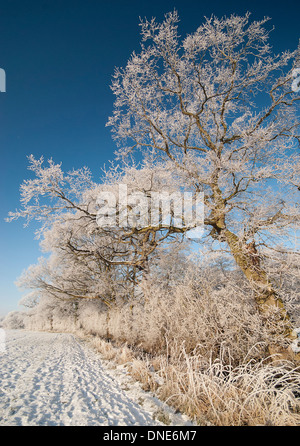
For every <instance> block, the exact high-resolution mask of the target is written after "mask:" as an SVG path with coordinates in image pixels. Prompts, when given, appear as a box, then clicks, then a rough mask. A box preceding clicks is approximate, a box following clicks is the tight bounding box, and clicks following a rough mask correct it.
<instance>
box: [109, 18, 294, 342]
mask: <svg viewBox="0 0 300 446" xmlns="http://www.w3.org/2000/svg"><path fill="white" fill-rule="evenodd" d="M178 22H179V19H178V15H177V13H176V12H173V13H169V14H167V15H166V16H165V20H164V21H163V22H162V23H157V22H156V20H155V19H152V20H151V21H148V20H145V21H141V24H140V26H141V36H142V42H141V51H140V52H139V53H136V52H135V53H133V54H132V56H131V57H130V59H129V60H128V63H127V65H126V66H125V67H124V68H119V69H116V72H115V75H114V78H113V82H112V90H113V93H114V95H115V97H116V99H115V103H114V112H113V115H112V116H111V117H110V119H109V121H108V125H109V126H111V127H112V132H113V136H114V139H115V140H116V142H117V143H118V145H119V146H120V150H119V156H126V155H127V154H128V153H132V152H133V151H134V150H138V149H140V150H141V152H142V153H144V154H146V155H147V154H149V153H150V154H151V156H152V157H154V156H158V157H160V158H161V159H164V160H165V162H166V163H171V164H172V165H173V169H174V170H176V171H177V173H178V175H179V176H180V177H181V178H182V184H183V185H184V186H185V187H186V188H187V189H188V188H192V189H193V190H194V191H203V192H204V200H205V227H206V230H207V235H208V236H209V237H210V238H212V239H214V240H216V241H217V242H218V243H220V244H221V246H224V247H227V248H228V250H229V252H230V253H231V255H232V257H233V258H234V260H235V262H236V264H237V265H238V266H239V267H240V269H241V270H242V272H243V273H244V275H245V276H246V278H247V279H248V280H249V282H250V283H251V284H252V286H253V288H254V290H255V300H256V304H257V306H258V308H259V310H260V312H261V313H262V314H263V316H266V314H268V313H269V311H270V310H272V311H273V310H274V309H276V311H277V313H278V317H279V320H280V323H281V322H282V321H284V324H283V325H284V327H285V328H284V330H286V333H287V335H288V336H290V337H294V336H295V334H294V333H293V332H292V327H291V323H290V320H289V315H288V313H287V311H286V309H285V307H284V304H283V302H282V300H281V298H280V297H279V295H278V294H277V293H276V287H275V285H274V283H272V281H271V279H270V276H269V274H268V272H267V269H266V266H265V264H266V259H268V258H273V257H274V255H276V256H277V255H278V256H279V257H280V255H281V253H283V252H284V251H286V250H287V249H291V251H296V248H295V246H294V244H293V238H292V237H291V235H292V234H295V232H296V231H297V230H298V229H299V198H300V197H299V192H298V190H297V188H298V187H299V167H296V166H299V159H300V155H299V115H298V117H297V111H298V110H297V104H299V102H298V101H299V99H300V97H299V92H295V91H294V90H293V89H292V82H293V69H294V68H295V64H296V60H297V50H295V51H292V52H290V51H285V52H283V53H282V54H279V55H276V54H273V51H272V48H271V46H270V44H269V31H268V29H267V22H268V19H267V18H265V19H263V20H261V21H252V22H251V21H250V14H249V13H247V14H246V15H245V16H243V17H239V16H237V15H232V16H230V17H225V18H222V19H218V18H216V17H211V18H208V19H206V20H205V21H204V23H203V24H202V25H201V26H199V28H198V29H197V30H196V31H195V32H194V33H191V34H189V35H187V36H186V37H185V38H183V39H181V38H180V36H179V34H178Z"/></svg>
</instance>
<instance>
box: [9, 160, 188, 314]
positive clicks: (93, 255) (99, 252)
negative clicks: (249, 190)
mask: <svg viewBox="0 0 300 446" xmlns="http://www.w3.org/2000/svg"><path fill="white" fill-rule="evenodd" d="M29 169H30V170H31V171H33V172H34V175H35V177H34V178H33V179H30V180H26V181H24V183H23V184H22V185H21V203H22V208H21V209H20V210H16V211H15V212H10V215H9V218H8V220H9V221H11V220H13V219H18V218H25V219H26V224H29V222H30V221H31V220H33V219H35V220H37V221H38V222H40V224H41V226H40V228H39V230H38V234H37V235H38V236H39V237H40V238H41V243H40V245H41V248H42V250H43V251H44V252H45V253H50V255H48V256H47V257H41V258H40V259H39V261H38V263H37V264H36V265H31V266H30V267H29V268H28V269H27V270H26V271H25V272H24V273H23V274H22V276H21V277H20V279H19V280H18V285H19V287H20V288H24V289H30V290H33V293H34V294H32V292H31V293H30V294H29V296H28V297H27V298H25V301H24V302H26V305H27V306H28V305H29V306H31V305H32V302H33V301H34V300H35V299H36V296H37V295H38V296H39V297H47V296H50V297H55V298H57V299H60V300H74V301H76V300H78V299H99V300H101V301H102V302H104V303H105V304H107V305H108V306H111V305H113V304H115V303H116V302H117V301H120V300H122V299H123V300H124V299H125V300H126V299H128V298H131V297H132V296H134V286H135V285H136V283H137V282H138V281H139V279H140V278H141V276H142V275H143V273H145V272H147V271H148V270H149V263H150V262H151V259H152V257H153V256H154V255H155V251H156V249H157V247H158V246H160V245H162V244H166V243H167V244H170V243H171V244H173V243H176V242H177V239H178V235H179V236H180V234H181V233H182V230H178V229H177V228H173V227H171V226H167V225H166V226H164V225H156V226H154V225H151V224H149V225H142V226H140V225H135V224H134V218H133V217H135V216H136V214H138V212H136V210H135V207H134V205H133V204H132V203H131V204H132V206H129V203H130V201H128V200H126V202H125V204H123V203H122V200H121V203H118V200H120V197H119V185H120V184H121V183H122V185H126V190H127V192H128V194H130V193H131V192H132V193H135V194H138V193H142V194H143V196H144V197H145V198H147V194H149V193H150V192H152V191H153V192H158V191H161V190H164V189H166V190H168V191H174V190H176V188H177V186H176V183H174V180H173V178H172V171H170V170H169V169H168V168H166V167H165V166H160V167H159V166H158V165H156V168H155V169H153V167H151V168H150V167H149V166H148V164H147V163H144V164H143V165H142V166H140V168H139V169H137V168H136V166H134V165H133V166H132V165H131V166H127V165H124V166H123V168H118V167H116V168H114V167H111V169H110V170H108V171H107V172H104V177H103V179H102V182H101V184H96V183H95V182H93V181H92V179H91V173H90V171H89V170H88V169H86V168H84V169H80V170H77V171H72V172H69V173H65V172H63V170H62V167H61V165H60V164H55V163H54V162H53V161H52V160H49V163H48V165H46V166H45V165H44V163H43V159H42V158H41V159H39V160H37V159H35V158H34V157H33V156H30V157H29ZM102 192H104V193H108V192H109V193H111V194H113V196H114V197H115V198H116V202H115V205H116V208H114V209H113V210H114V211H116V209H121V211H122V210H123V208H124V207H126V212H127V213H128V215H129V216H131V217H132V218H131V222H130V224H127V225H125V226H124V225H119V224H113V225H106V226H101V225H99V221H98V218H97V217H98V211H99V207H100V205H101V203H100V204H99V196H101V193H102ZM129 196H130V195H129ZM121 198H122V197H121ZM100 201H101V200H100ZM119 205H120V206H119ZM128 207H129V209H127V208H128ZM118 212H119V211H118ZM147 212H148V208H147V209H146V213H147ZM116 213H117V212H116ZM33 297H34V298H33ZM33 304H34V302H33Z"/></svg>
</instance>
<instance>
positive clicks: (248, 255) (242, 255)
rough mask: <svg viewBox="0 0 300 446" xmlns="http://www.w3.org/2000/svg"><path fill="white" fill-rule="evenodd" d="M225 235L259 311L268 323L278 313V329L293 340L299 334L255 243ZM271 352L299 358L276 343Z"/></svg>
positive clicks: (229, 233)
mask: <svg viewBox="0 0 300 446" xmlns="http://www.w3.org/2000/svg"><path fill="white" fill-rule="evenodd" d="M222 234H223V235H224V237H225V239H226V241H227V243H228V246H229V248H230V250H231V253H232V255H233V257H234V259H235V261H236V263H237V265H238V266H239V267H240V268H241V270H242V271H243V273H244V274H245V276H246V277H247V279H248V280H249V282H250V283H251V285H252V286H253V289H254V292H255V301H256V304H257V307H258V310H259V312H260V313H261V315H262V316H263V317H264V318H265V320H266V324H268V316H269V315H270V314H271V313H273V315H274V310H276V311H275V315H276V320H275V322H277V323H278V331H279V332H281V333H282V334H284V336H285V337H286V338H287V339H288V340H290V341H292V340H294V339H296V338H297V334H296V333H295V332H294V329H293V326H292V323H291V319H290V316H289V314H288V312H287V311H286V309H285V306H284V303H283V301H282V300H281V299H280V298H279V297H278V296H277V294H276V291H275V290H274V288H273V286H272V284H271V282H270V280H269V278H268V275H267V273H266V272H265V271H264V270H263V269H262V267H261V265H260V261H259V257H258V255H257V253H256V251H255V247H254V246H253V245H246V246H245V244H243V243H242V241H241V240H240V239H239V238H238V237H237V236H236V235H235V234H234V233H232V232H231V231H229V230H228V229H223V231H222ZM268 350H269V353H270V354H272V355H274V354H276V355H277V356H278V355H279V356H280V359H283V358H284V359H288V358H289V359H296V360H299V358H298V357H299V354H298V355H296V354H294V353H293V352H292V350H291V349H290V348H289V349H288V350H287V349H285V350H284V349H282V348H278V347H276V346H274V345H269V346H268Z"/></svg>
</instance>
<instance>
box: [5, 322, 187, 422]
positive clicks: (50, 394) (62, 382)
mask: <svg viewBox="0 0 300 446" xmlns="http://www.w3.org/2000/svg"><path fill="white" fill-rule="evenodd" d="M3 350H4V349H3ZM0 364H1V371H0V425H1V426H7V425H11V426H13V425H21V426H30V425H31V426H38V425H39V426H47V425H59V426H76V425H77V426H78V425H81V426H90V425H103V426H117V425H121V426H132V425H136V426H157V425H163V423H161V422H160V421H158V419H157V418H159V417H158V415H157V414H159V413H160V414H162V413H164V416H165V415H166V416H167V418H169V419H170V421H171V423H170V424H171V425H182V426H183V425H186V426H188V425H191V423H190V422H189V421H188V420H187V418H186V417H184V416H181V415H180V414H174V413H173V411H172V410H171V409H170V408H168V407H167V406H165V405H164V404H163V403H161V402H160V401H158V400H157V399H156V398H155V397H154V396H153V395H151V394H149V393H146V392H143V391H142V390H141V389H140V386H139V384H138V383H135V382H134V381H133V380H132V379H131V378H130V377H129V376H128V375H127V374H126V372H125V369H124V368H117V369H113V368H109V365H108V363H107V362H103V361H102V360H101V358H100V356H99V354H98V353H97V352H96V351H94V350H93V349H92V348H91V347H90V346H89V345H88V342H87V341H82V340H80V339H78V338H76V337H75V336H73V335H71V334H65V333H46V332H29V331H27V332H26V331H23V330H5V351H4V352H0ZM160 419H161V417H160Z"/></svg>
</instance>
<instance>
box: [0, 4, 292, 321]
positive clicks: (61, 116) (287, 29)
mask: <svg viewBox="0 0 300 446" xmlns="http://www.w3.org/2000/svg"><path fill="white" fill-rule="evenodd" d="M174 8H176V9H177V11H178V12H179V15H180V19H181V23H180V28H179V29H180V33H181V35H182V36H184V35H185V34H186V33H189V32H193V31H194V30H195V29H196V28H197V27H198V26H199V25H200V24H201V22H202V21H203V17H204V16H210V15H211V14H215V15H217V16H223V15H230V14H231V13H237V14H244V13H245V12H246V11H250V12H252V18H253V19H261V18H263V17H264V16H270V17H271V18H272V22H271V23H272V24H273V25H274V26H275V31H274V32H273V33H272V40H271V43H272V44H273V46H274V50H275V51H276V52H280V51H283V50H285V49H295V48H296V47H297V44H298V39H299V18H300V6H299V3H298V2H296V1H295V0H293V1H291V0H284V1H283V0H282V1H281V2H275V1H264V0H260V1H257V0H252V1H243V0H239V1H237V0H226V1H224V0H223V1H220V0H214V1H211V2H202V1H201V0H197V1H196V0H189V1H186V0H173V1H170V0H144V1H143V0H139V1H137V0H131V1H124V0H115V1H107V0H106V1H102V0H72V1H70V0H6V1H3V0H0V47H1V51H0V68H3V69H4V70H5V72H6V77H7V85H6V88H7V91H6V93H0V123H1V124H0V125H1V131H0V150H1V177H0V178H1V180H0V181H1V184H0V193H1V219H0V234H1V245H0V316H1V315H4V314H6V313H7V312H8V311H11V310H15V309H20V307H18V301H19V300H20V298H21V296H22V295H21V293H20V291H19V290H18V289H17V288H16V286H15V285H14V281H15V280H16V278H17V277H18V276H19V275H20V274H21V272H22V271H23V270H24V269H26V268H27V267H28V266H29V265H30V264H32V263H35V262H36V260H37V258H38V257H39V256H40V255H41V253H40V251H39V246H38V242H37V241H36V240H34V227H29V228H26V229H24V228H23V222H22V221H17V222H12V223H6V222H4V218H5V217H6V216H7V214H8V212H9V211H10V210H14V209H15V208H17V207H19V186H20V184H21V183H22V181H23V179H24V178H28V177H29V172H28V171H27V159H26V156H27V155H29V154H31V153H33V154H34V155H35V156H36V157H40V156H41V155H44V157H45V158H46V159H47V158H50V157H52V158H53V159H54V160H55V161H57V162H60V161H62V163H63V168H64V169H65V170H69V169H72V168H73V167H74V168H79V167H81V166H83V165H86V166H88V167H90V169H91V170H92V172H93V173H94V176H95V179H97V177H98V176H100V168H101V166H103V164H104V163H107V161H108V160H109V159H112V158H113V152H114V149H115V148H114V143H113V141H112V139H111V134H110V130H109V128H106V127H105V123H106V121H107V118H108V116H109V115H110V114H111V112H112V106H113V100H114V97H113V95H112V92H111V90H110V82H111V76H112V74H113V71H114V67H116V66H123V65H124V64H125V63H126V61H127V59H128V58H129V56H130V54H131V52H132V51H133V50H138V49H139V42H140V37H139V26H138V23H139V17H140V16H141V17H148V18H151V17H153V16H154V17H156V18H157V19H158V20H162V19H163V16H164V14H165V13H167V12H169V11H172V10H173V9H174ZM270 26H271V25H270Z"/></svg>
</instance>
